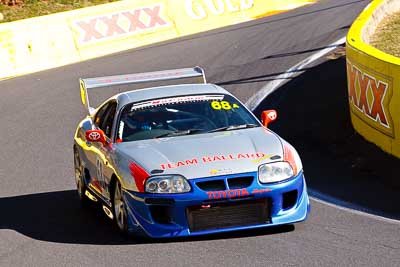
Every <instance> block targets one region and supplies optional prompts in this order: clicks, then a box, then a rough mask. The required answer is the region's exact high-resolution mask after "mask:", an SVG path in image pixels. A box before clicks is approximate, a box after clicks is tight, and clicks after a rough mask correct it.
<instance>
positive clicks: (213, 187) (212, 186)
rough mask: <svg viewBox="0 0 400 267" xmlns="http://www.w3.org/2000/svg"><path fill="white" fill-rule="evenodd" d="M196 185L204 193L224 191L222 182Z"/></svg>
mask: <svg viewBox="0 0 400 267" xmlns="http://www.w3.org/2000/svg"><path fill="white" fill-rule="evenodd" d="M196 185H197V186H198V187H199V188H200V189H201V190H204V191H220V190H225V189H226V187H225V183H224V180H213V181H204V182H197V183H196Z"/></svg>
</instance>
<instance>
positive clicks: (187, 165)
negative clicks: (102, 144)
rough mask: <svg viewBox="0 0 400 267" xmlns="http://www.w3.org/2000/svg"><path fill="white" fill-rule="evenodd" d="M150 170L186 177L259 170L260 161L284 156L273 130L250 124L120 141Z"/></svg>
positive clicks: (122, 153)
mask: <svg viewBox="0 0 400 267" xmlns="http://www.w3.org/2000/svg"><path fill="white" fill-rule="evenodd" d="M117 147H118V148H117V150H118V152H119V153H120V156H123V157H128V160H131V161H133V162H135V163H137V164H139V165H140V166H141V167H142V168H144V169H145V170H146V171H147V172H148V173H151V174H181V175H183V176H185V177H186V178H187V179H194V178H202V177H209V176H216V175H224V174H231V173H245V172H253V171H257V170H258V166H259V165H260V164H263V163H266V162H270V161H277V160H278V161H279V160H281V159H282V158H283V150H282V144H281V141H280V139H279V137H277V135H276V134H274V133H273V132H271V131H269V130H267V129H265V128H263V127H257V128H251V129H242V130H234V131H226V132H216V133H206V134H195V135H186V136H176V137H168V138H159V139H150V140H142V141H135V142H126V143H120V144H118V145H117Z"/></svg>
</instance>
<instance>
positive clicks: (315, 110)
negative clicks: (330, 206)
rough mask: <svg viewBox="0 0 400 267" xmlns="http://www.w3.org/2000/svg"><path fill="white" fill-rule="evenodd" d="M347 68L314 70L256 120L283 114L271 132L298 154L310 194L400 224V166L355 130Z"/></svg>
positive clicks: (271, 100) (269, 102)
mask: <svg viewBox="0 0 400 267" xmlns="http://www.w3.org/2000/svg"><path fill="white" fill-rule="evenodd" d="M345 64H346V61H345V58H344V57H341V58H339V59H336V60H330V61H327V62H325V63H323V64H320V65H318V66H316V67H313V68H310V69H309V70H308V71H306V72H305V73H303V74H301V75H299V76H298V77H296V78H294V79H293V80H290V81H289V82H288V83H286V84H285V85H283V86H282V87H281V88H280V89H279V90H277V91H275V92H274V93H272V94H271V95H269V96H268V97H267V98H266V99H265V100H264V101H263V102H262V103H261V104H260V105H259V106H258V107H257V109H256V110H255V114H256V115H257V116H258V117H260V113H261V111H262V110H265V109H272V108H273V109H276V110H277V111H278V121H277V122H276V123H274V124H272V125H271V129H272V130H274V131H275V132H277V133H278V134H279V135H280V136H282V137H283V138H284V139H286V140H288V141H289V142H290V143H292V144H293V145H294V147H296V149H297V150H298V152H299V154H300V155H301V157H302V160H303V164H304V170H305V174H306V179H307V183H308V186H309V188H310V189H312V190H315V191H317V192H319V193H322V195H328V196H331V197H334V198H336V199H340V200H341V201H345V202H349V203H352V204H355V205H354V206H356V207H365V208H366V209H367V210H368V211H369V212H371V213H374V214H378V215H382V216H385V217H389V218H394V219H400V205H398V203H399V202H400V194H399V192H400V179H399V173H400V164H399V163H400V160H399V159H397V158H395V157H393V156H390V155H389V154H386V153H385V152H383V151H382V150H380V149H379V148H377V147H376V146H375V145H373V144H371V143H369V142H367V141H365V140H364V139H363V138H362V137H361V136H360V135H358V134H357V133H356V132H355V131H354V130H353V127H352V125H351V121H350V111H349V107H348V101H347V78H346V71H345V70H346V65H345ZM328 201H329V200H328Z"/></svg>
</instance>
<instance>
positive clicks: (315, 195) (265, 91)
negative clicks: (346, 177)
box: [246, 36, 400, 224]
mask: <svg viewBox="0 0 400 267" xmlns="http://www.w3.org/2000/svg"><path fill="white" fill-rule="evenodd" d="M345 42H346V36H344V37H342V38H340V39H339V40H337V41H336V42H334V43H332V44H331V45H329V46H328V47H327V48H325V49H322V50H321V51H318V52H317V53H315V54H313V55H311V56H309V57H308V58H306V59H304V60H302V61H300V62H299V63H297V64H296V65H294V66H293V67H291V68H290V69H288V70H287V71H286V72H285V73H282V74H280V75H278V76H277V77H276V78H275V80H273V81H271V82H269V83H267V84H266V85H265V86H264V87H263V88H261V89H260V90H259V91H258V92H257V93H256V94H255V95H253V96H252V97H251V98H250V99H249V100H248V101H247V102H246V106H247V107H248V108H249V109H250V110H252V111H254V110H255V109H256V108H257V107H258V106H259V105H260V104H261V102H262V101H263V100H264V99H265V98H266V97H267V96H268V95H269V94H271V93H272V92H274V91H275V90H277V89H278V88H279V87H280V86H282V85H283V84H284V83H285V82H287V80H289V79H290V78H292V77H293V76H295V75H299V74H301V73H302V72H304V71H302V69H303V68H304V67H306V66H307V65H309V64H311V63H312V62H314V61H316V60H318V59H320V58H321V57H323V56H324V55H326V54H328V53H329V52H331V51H332V50H334V49H336V48H337V47H339V46H341V45H343V44H344V43H345ZM308 192H309V193H310V196H312V197H311V199H312V200H314V201H316V202H319V203H321V204H324V205H327V206H331V207H335V208H337V209H340V210H344V211H347V212H350V213H353V214H357V215H362V216H365V217H369V218H373V219H377V220H380V221H384V222H387V223H393V224H400V220H395V219H390V218H386V217H384V216H385V215H384V214H383V213H382V214H381V215H382V216H381V215H379V214H378V215H375V214H374V213H376V212H374V211H372V210H369V209H367V208H364V207H361V206H358V205H355V204H352V203H349V202H346V201H342V200H339V199H336V198H333V197H331V196H329V195H326V194H322V193H320V192H318V191H315V190H310V189H308Z"/></svg>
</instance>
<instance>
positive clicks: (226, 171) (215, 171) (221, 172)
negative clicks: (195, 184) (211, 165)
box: [209, 168, 233, 175]
mask: <svg viewBox="0 0 400 267" xmlns="http://www.w3.org/2000/svg"><path fill="white" fill-rule="evenodd" d="M231 173H233V171H232V170H231V169H227V168H224V169H212V170H210V172H209V174H211V175H224V174H231Z"/></svg>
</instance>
